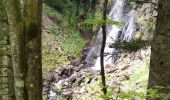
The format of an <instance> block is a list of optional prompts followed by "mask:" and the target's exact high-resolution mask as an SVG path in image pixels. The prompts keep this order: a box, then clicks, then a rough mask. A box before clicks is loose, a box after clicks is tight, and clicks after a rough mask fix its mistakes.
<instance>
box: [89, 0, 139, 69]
mask: <svg viewBox="0 0 170 100" xmlns="http://www.w3.org/2000/svg"><path fill="white" fill-rule="evenodd" d="M113 1H115V0H113ZM135 13H136V11H134V10H131V9H130V7H129V5H128V3H127V0H116V2H115V3H114V5H113V6H112V8H111V11H110V13H109V15H108V17H109V18H110V19H112V20H114V21H119V22H122V23H124V27H123V28H119V27H117V26H115V25H108V26H107V27H106V31H107V38H106V47H105V54H106V55H105V57H104V64H105V66H106V65H111V64H112V63H113V62H114V60H115V59H114V58H115V57H113V55H114V54H115V53H116V49H115V48H110V47H109V45H110V44H113V43H116V42H117V41H118V40H119V41H127V42H129V41H131V40H133V38H134V33H135V32H136V24H135ZM101 44H102V28H101V29H100V30H99V32H98V36H97V40H96V43H95V44H94V46H93V47H92V48H91V50H90V51H89V53H88V55H87V58H86V62H87V64H88V66H90V67H92V69H94V70H100V49H101Z"/></svg>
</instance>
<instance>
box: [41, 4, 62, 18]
mask: <svg viewBox="0 0 170 100" xmlns="http://www.w3.org/2000/svg"><path fill="white" fill-rule="evenodd" d="M43 12H46V13H47V14H48V15H49V16H50V17H54V18H55V19H56V20H57V21H62V20H63V18H64V16H63V15H62V14H61V13H60V12H57V11H56V10H55V9H54V8H51V7H50V6H49V5H47V4H45V3H44V4H43Z"/></svg>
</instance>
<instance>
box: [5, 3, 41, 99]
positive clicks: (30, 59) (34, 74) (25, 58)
mask: <svg viewBox="0 0 170 100" xmlns="http://www.w3.org/2000/svg"><path fill="white" fill-rule="evenodd" d="M5 3H6V6H7V12H8V20H9V24H10V34H11V39H10V41H11V48H12V62H13V70H14V80H15V97H16V99H17V100H42V70H41V12H42V7H41V6H42V0H6V1H5Z"/></svg>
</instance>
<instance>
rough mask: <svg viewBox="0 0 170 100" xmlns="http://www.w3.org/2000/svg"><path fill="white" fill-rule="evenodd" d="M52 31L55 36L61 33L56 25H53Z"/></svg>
mask: <svg viewBox="0 0 170 100" xmlns="http://www.w3.org/2000/svg"><path fill="white" fill-rule="evenodd" d="M50 33H51V34H52V35H54V37H57V36H58V35H59V34H60V33H59V32H58V29H57V27H55V26H52V27H51V29H50Z"/></svg>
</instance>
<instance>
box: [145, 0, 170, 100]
mask: <svg viewBox="0 0 170 100" xmlns="http://www.w3.org/2000/svg"><path fill="white" fill-rule="evenodd" d="M158 4H159V7H158V17H157V23H156V30H155V33H154V36H153V42H152V49H151V63H150V72H149V83H148V89H154V88H155V87H159V89H158V91H157V92H158V95H157V96H156V97H155V98H154V99H153V100H164V99H163V98H164V97H166V96H165V95H161V94H168V93H170V78H169V77H170V44H169V43H170V23H169V22H170V0H159V3H158ZM169 99H170V97H167V98H166V99H165V100H169ZM147 100H152V99H151V98H149V97H148V98H147Z"/></svg>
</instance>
